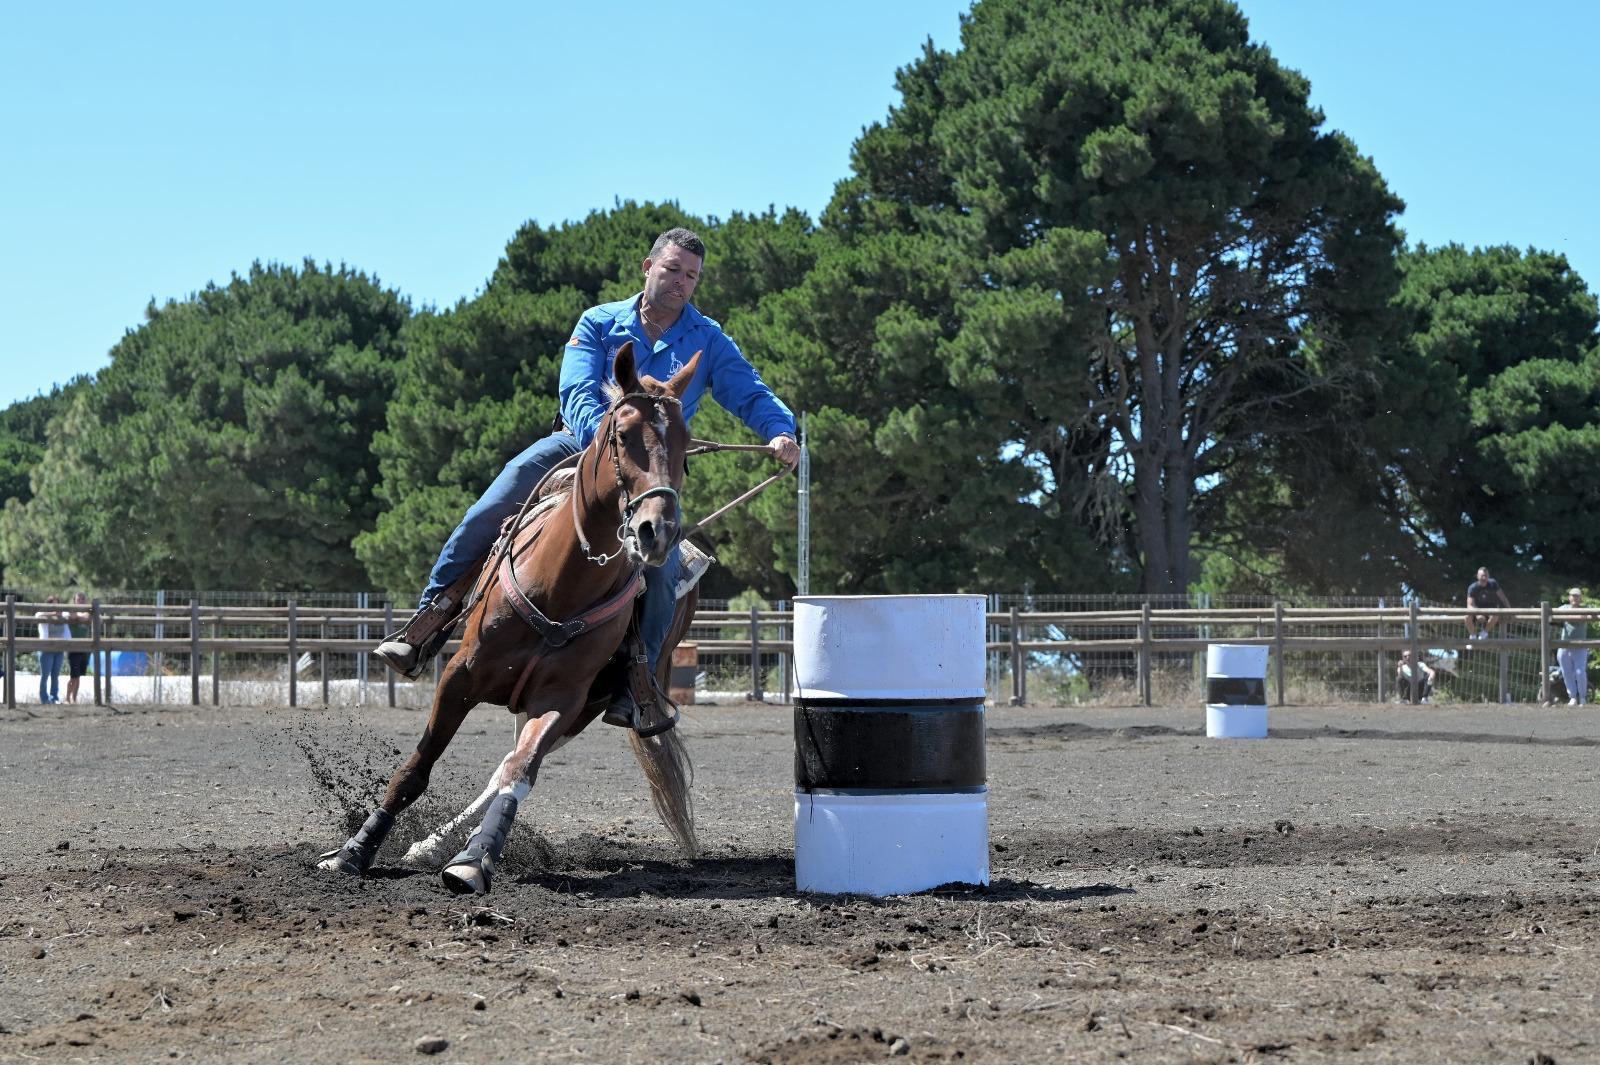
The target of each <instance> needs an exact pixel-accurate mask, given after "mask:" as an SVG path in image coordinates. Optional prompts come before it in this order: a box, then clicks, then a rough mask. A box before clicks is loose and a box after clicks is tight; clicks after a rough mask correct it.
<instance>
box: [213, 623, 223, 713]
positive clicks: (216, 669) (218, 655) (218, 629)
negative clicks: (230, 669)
mask: <svg viewBox="0 0 1600 1065" xmlns="http://www.w3.org/2000/svg"><path fill="white" fill-rule="evenodd" d="M221 635H222V622H221V621H218V620H213V621H212V622H211V705H212V706H221V705H222V651H221V649H220V648H219V647H218V645H217V642H216V641H217V640H218V639H219V638H221Z"/></svg>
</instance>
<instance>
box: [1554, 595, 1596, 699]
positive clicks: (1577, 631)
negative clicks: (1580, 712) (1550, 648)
mask: <svg viewBox="0 0 1600 1065" xmlns="http://www.w3.org/2000/svg"><path fill="white" fill-rule="evenodd" d="M1556 609H1557V610H1582V609H1583V589H1582V588H1568V589H1567V601H1566V602H1565V603H1562V604H1561V605H1560V606H1558V607H1556ZM1588 638H1589V619H1588V617H1587V616H1583V617H1577V618H1572V619H1571V620H1568V621H1563V622H1562V624H1561V639H1562V640H1563V641H1566V640H1587V639H1588ZM1556 662H1557V663H1558V664H1559V665H1560V666H1561V682H1562V683H1563V684H1565V685H1566V686H1567V705H1568V706H1582V705H1583V704H1584V703H1586V702H1588V701H1589V649H1588V648H1587V647H1558V648H1556Z"/></svg>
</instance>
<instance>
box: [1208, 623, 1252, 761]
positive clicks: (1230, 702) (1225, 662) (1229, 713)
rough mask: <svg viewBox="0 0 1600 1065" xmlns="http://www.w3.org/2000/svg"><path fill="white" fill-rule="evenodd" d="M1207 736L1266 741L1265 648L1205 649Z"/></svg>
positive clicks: (1221, 645) (1231, 646) (1226, 646)
mask: <svg viewBox="0 0 1600 1065" xmlns="http://www.w3.org/2000/svg"><path fill="white" fill-rule="evenodd" d="M1206 735H1207V736H1210V737H1212V738H1213V739H1223V740H1264V739H1266V738H1267V649H1266V648H1265V647H1261V646H1257V645H1254V644H1239V643H1214V644H1211V645H1210V646H1209V647H1207V648H1206Z"/></svg>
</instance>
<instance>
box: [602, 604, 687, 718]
mask: <svg viewBox="0 0 1600 1065" xmlns="http://www.w3.org/2000/svg"><path fill="white" fill-rule="evenodd" d="M617 658H618V659H620V660H621V662H622V665H623V668H622V670H621V677H620V679H619V681H618V683H617V685H616V687H615V688H614V689H613V690H612V693H611V704H610V705H609V706H607V707H606V712H605V715H604V716H603V717H602V720H603V721H605V723H606V724H608V725H616V726H618V727H619V728H631V729H633V730H634V731H635V732H637V733H639V735H640V736H645V737H649V736H654V735H657V734H658V733H662V732H665V731H667V729H669V728H672V726H674V725H676V724H677V723H678V707H677V705H676V704H675V703H673V702H672V700H671V699H668V698H666V696H665V693H663V692H662V691H661V689H660V686H659V685H657V684H656V682H655V677H654V676H653V675H652V674H651V672H650V665H649V661H650V660H649V657H648V656H647V655H646V654H645V650H644V643H643V642H642V641H640V640H639V638H638V636H637V635H636V633H635V632H633V631H632V630H630V631H629V633H628V637H627V639H626V640H624V641H623V644H622V649H621V650H620V651H619V652H618V653H617ZM613 661H616V660H615V659H614V660H613ZM663 703H665V704H666V705H667V706H671V707H672V711H671V713H670V714H669V713H668V712H667V710H666V708H665V707H664V706H663V705H662V704H663Z"/></svg>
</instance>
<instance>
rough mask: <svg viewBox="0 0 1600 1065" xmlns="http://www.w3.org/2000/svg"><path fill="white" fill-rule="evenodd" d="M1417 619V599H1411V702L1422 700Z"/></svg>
mask: <svg viewBox="0 0 1600 1065" xmlns="http://www.w3.org/2000/svg"><path fill="white" fill-rule="evenodd" d="M1420 628H1421V626H1420V625H1419V623H1418V621H1417V601H1416V600H1415V599H1413V600H1411V702H1412V705H1415V704H1417V703H1419V702H1421V701H1422V634H1421V632H1419V631H1418V630H1419V629H1420Z"/></svg>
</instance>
